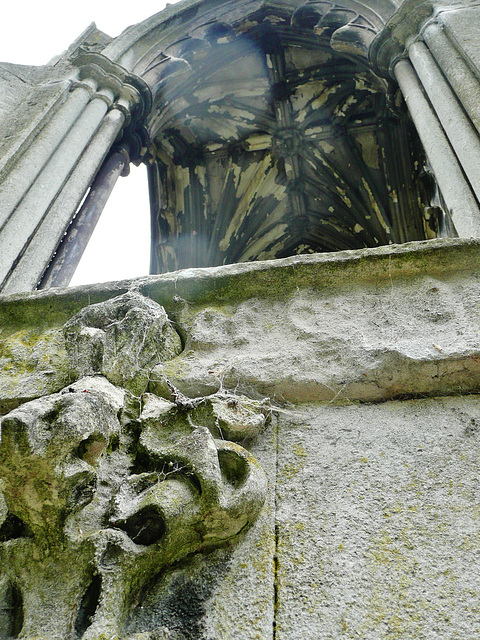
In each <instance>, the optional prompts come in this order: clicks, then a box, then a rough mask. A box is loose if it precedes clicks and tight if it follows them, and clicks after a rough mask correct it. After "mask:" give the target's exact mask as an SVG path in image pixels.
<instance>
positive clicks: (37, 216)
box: [0, 52, 148, 293]
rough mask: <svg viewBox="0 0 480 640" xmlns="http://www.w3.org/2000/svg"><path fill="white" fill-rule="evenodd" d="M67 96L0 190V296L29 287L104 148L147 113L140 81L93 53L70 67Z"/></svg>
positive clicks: (38, 275) (95, 169)
mask: <svg viewBox="0 0 480 640" xmlns="http://www.w3.org/2000/svg"><path fill="white" fill-rule="evenodd" d="M70 90H71V92H70V94H69V95H68V96H67V97H66V99H65V101H64V103H63V105H62V106H61V107H60V109H58V110H57V111H55V112H54V113H50V114H47V119H48V122H47V124H46V125H45V126H44V127H43V129H42V131H41V132H40V134H39V135H38V136H37V137H36V139H35V140H34V141H33V143H32V144H31V145H30V147H29V148H28V150H27V151H26V152H25V153H24V154H23V155H22V156H21V157H20V158H19V160H18V161H17V162H16V164H15V165H14V166H13V167H12V168H11V169H10V170H9V172H8V174H7V176H6V179H5V180H4V181H3V183H2V184H1V185H0V203H1V213H0V242H1V243H2V247H3V250H2V254H1V256H0V282H1V288H2V291H3V292H4V293H16V292H19V291H27V290H33V289H35V288H36V286H37V284H38V282H39V281H40V279H41V277H42V274H43V273H44V271H45V269H46V268H47V267H48V265H49V263H50V261H51V260H52V256H54V254H55V251H56V249H57V247H58V245H59V243H60V241H61V240H62V238H63V236H64V234H65V231H66V229H67V228H68V226H69V224H70V222H71V221H72V219H73V218H74V216H75V213H76V211H77V209H78V207H79V205H80V203H81V201H82V199H83V198H84V196H85V193H86V192H87V190H88V188H89V186H90V185H91V183H92V181H93V179H94V177H95V175H96V173H97V172H98V170H99V168H100V167H101V165H102V163H103V161H104V160H105V158H106V156H107V154H108V152H109V150H110V148H111V147H112V145H113V144H114V142H115V141H116V140H119V139H120V138H123V139H125V138H126V137H128V136H130V137H134V136H135V125H136V122H137V121H138V118H139V116H140V115H141V114H143V112H144V111H145V109H146V108H147V110H148V107H147V103H148V97H147V98H145V96H146V95H147V96H148V90H147V89H146V87H144V85H143V83H142V82H141V80H139V79H136V78H134V77H132V76H131V75H129V74H128V73H127V72H126V71H125V70H124V69H123V68H122V67H120V66H119V65H117V64H114V63H112V62H111V61H110V60H109V59H108V58H106V57H105V56H103V55H101V54H98V53H83V52H81V54H80V55H79V56H78V57H77V58H76V59H75V60H74V61H73V71H72V77H71V78H70ZM132 115H133V119H132ZM137 146H138V145H137ZM140 146H142V145H141V144H140ZM141 152H142V150H141V149H137V155H138V154H139V153H140V154H141Z"/></svg>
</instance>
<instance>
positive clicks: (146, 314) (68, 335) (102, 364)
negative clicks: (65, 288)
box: [63, 292, 182, 395]
mask: <svg viewBox="0 0 480 640" xmlns="http://www.w3.org/2000/svg"><path fill="white" fill-rule="evenodd" d="M63 331H64V335H65V343H66V348H67V352H68V354H69V358H70V367H71V371H72V375H73V376H74V377H76V378H80V377H82V376H85V375H91V374H95V373H101V374H103V375H105V376H106V378H107V379H108V380H110V382H112V383H113V384H116V385H118V386H121V387H125V388H127V389H130V390H131V391H133V392H134V393H135V394H136V395H139V394H140V393H142V392H143V391H144V390H145V389H146V387H147V384H148V379H149V370H150V369H151V368H152V367H153V366H154V365H156V364H158V363H159V362H162V361H164V360H169V359H171V358H173V357H174V356H176V355H178V354H179V353H180V351H181V350H182V344H181V340H180V336H179V335H178V333H177V332H176V331H175V329H174V328H173V326H172V324H171V322H170V321H169V319H168V317H167V314H166V313H165V310H164V309H163V308H162V307H160V305H158V304H157V303H155V302H153V301H152V300H149V299H148V298H145V297H143V296H141V295H139V294H138V293H135V292H128V293H125V294H123V295H121V296H118V297H116V298H113V299H112V300H107V301H105V302H100V303H98V304H93V305H90V306H88V307H86V308H85V309H82V311H80V312H79V313H78V314H77V315H76V316H74V317H73V318H72V319H71V320H69V321H68V322H67V323H66V325H65V327H64V330H63Z"/></svg>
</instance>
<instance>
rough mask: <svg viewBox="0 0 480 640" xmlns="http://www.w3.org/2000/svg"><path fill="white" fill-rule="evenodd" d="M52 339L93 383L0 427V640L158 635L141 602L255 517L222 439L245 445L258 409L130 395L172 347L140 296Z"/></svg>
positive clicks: (232, 448)
mask: <svg viewBox="0 0 480 640" xmlns="http://www.w3.org/2000/svg"><path fill="white" fill-rule="evenodd" d="M64 335H65V338H66V340H67V345H68V347H67V350H68V352H69V357H70V362H71V367H72V372H73V374H75V375H76V376H79V375H84V374H95V375H87V376H84V377H82V378H80V379H79V380H77V381H76V382H74V383H72V384H71V385H69V386H67V387H65V388H64V389H62V390H61V391H60V392H58V393H54V394H51V395H48V396H44V397H42V398H38V399H36V400H32V401H30V402H26V403H24V404H22V405H21V406H20V407H17V408H16V409H14V410H13V411H11V412H10V413H9V414H7V415H6V416H5V417H4V418H3V421H2V423H1V441H0V477H1V483H2V484H1V489H2V494H0V496H1V501H0V554H1V567H2V569H1V574H0V599H1V602H2V606H1V607H0V637H2V638H12V637H22V638H29V639H30V640H33V639H34V638H35V639H37V640H38V639H45V640H46V639H47V638H48V639H49V640H52V639H58V640H60V638H62V639H65V638H83V640H93V639H95V640H100V638H109V639H110V638H111V639H114V638H115V639H120V638H127V637H129V638H150V637H151V638H153V637H155V638H156V637H163V635H162V634H163V633H164V632H165V633H167V632H166V631H165V630H164V631H162V630H161V629H157V630H155V623H154V622H152V620H151V619H150V620H149V621H148V623H146V622H145V620H144V618H142V620H141V621H140V623H138V624H136V623H134V621H135V615H137V614H136V613H135V612H136V611H138V603H139V602H141V600H142V594H143V593H144V591H145V590H146V589H147V588H148V586H149V585H150V584H152V582H154V581H155V580H156V579H157V577H158V576H159V574H161V573H162V571H164V570H165V569H166V568H167V567H170V566H174V565H175V564H176V563H178V562H180V561H185V559H186V558H188V557H189V556H191V555H192V554H195V553H199V552H201V553H204V552H210V551H211V550H212V549H213V548H215V547H217V546H218V545H222V544H224V543H227V542H228V541H230V540H232V539H233V538H235V537H236V536H238V534H239V533H241V532H242V531H243V530H244V529H245V528H247V527H248V526H249V525H250V524H252V523H253V522H254V521H255V519H256V517H257V515H258V513H259V511H260V509H261V507H262V505H263V501H264V498H265V491H266V477H265V474H264V472H263V470H262V469H261V467H260V466H259V464H258V463H257V462H256V460H255V459H254V458H253V457H252V456H251V455H250V454H249V453H248V451H246V450H245V449H244V448H243V447H242V446H240V445H239V444H236V443H235V442H231V441H227V440H225V438H229V439H231V440H236V441H237V442H242V443H245V442H248V441H251V440H252V438H253V437H255V436H256V435H257V434H258V432H259V430H260V429H261V428H262V426H263V425H264V424H265V421H266V419H267V417H268V409H267V408H266V407H265V406H263V405H262V403H258V402H254V401H251V400H248V399H246V398H242V397H240V396H235V395H233V394H228V393H223V392H219V393H217V394H214V395H213V396H209V397H207V398H195V399H192V398H186V397H185V396H182V395H181V394H180V392H179V391H178V390H177V389H176V388H175V387H174V386H173V385H172V384H171V383H170V382H169V381H168V380H166V379H164V380H162V381H159V380H157V381H156V383H155V384H153V385H151V390H152V391H156V393H145V394H143V395H141V396H140V395H137V394H136V393H135V392H136V391H137V389H142V390H143V388H144V387H145V384H146V382H147V381H148V374H149V370H150V368H151V367H152V366H153V365H154V364H158V362H159V361H160V360H162V359H167V358H168V357H173V356H174V355H175V353H176V352H177V351H178V350H179V349H180V348H181V345H180V339H179V337H178V334H176V332H175V330H174V329H173V327H172V326H171V324H170V323H169V321H168V318H167V316H166V314H165V312H164V311H163V309H162V308H161V307H160V306H159V305H157V304H156V303H154V302H152V301H150V300H148V299H145V298H143V297H142V296H140V295H139V294H136V293H129V294H125V295H123V296H119V297H117V298H115V299H113V300H110V301H107V302H105V303H100V304H96V305H91V306H90V307H87V308H85V309H84V310H83V311H81V312H80V313H79V314H77V315H76V316H75V317H74V318H72V320H70V321H69V322H68V323H67V324H66V325H65V327H64ZM100 374H101V375H100ZM107 378H109V380H108V379H107ZM112 382H116V384H117V386H115V385H114V384H112ZM162 385H163V386H162ZM163 391H164V393H163ZM157 393H158V394H159V395H157ZM162 393H163V395H164V396H166V397H161V395H162ZM142 625H143V626H142ZM127 628H132V629H133V628H134V629H135V633H134V635H131V634H129V633H128V631H127ZM152 634H153V635H152ZM159 634H160V635H159ZM165 637H167V636H165ZM168 637H170V636H168Z"/></svg>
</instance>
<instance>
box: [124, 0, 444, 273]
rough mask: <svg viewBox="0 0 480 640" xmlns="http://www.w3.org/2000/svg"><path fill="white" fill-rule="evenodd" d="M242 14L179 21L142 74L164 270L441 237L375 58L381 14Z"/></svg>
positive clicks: (402, 118) (363, 8)
mask: <svg viewBox="0 0 480 640" xmlns="http://www.w3.org/2000/svg"><path fill="white" fill-rule="evenodd" d="M226 4H228V3H225V5H226ZM239 4H240V5H241V6H239V7H238V8H233V7H231V6H230V5H229V6H230V12H229V13H227V12H226V10H225V7H223V11H220V15H219V14H218V11H217V13H216V14H215V15H214V14H213V11H212V13H209V10H208V7H209V5H208V3H205V5H204V7H203V12H202V13H201V14H200V13H197V14H196V15H195V17H194V18H190V19H189V20H187V19H185V24H184V25H183V28H184V29H185V31H186V34H185V32H184V33H183V34H182V37H179V34H178V29H175V28H173V26H172V27H171V29H169V28H168V25H167V26H166V27H165V28H164V31H163V32H162V35H161V36H159V38H158V41H157V43H156V44H155V45H151V47H150V49H149V50H148V51H147V52H144V54H143V56H142V58H141V60H140V61H139V62H138V64H137V66H136V68H135V71H136V73H138V74H139V75H141V76H142V77H143V78H144V80H145V81H146V82H147V83H148V84H149V86H150V87H151V88H152V92H153V94H154V107H153V109H152V112H151V114H150V116H149V123H148V127H149V130H150V133H151V136H152V138H154V139H155V144H154V146H153V147H152V149H151V152H152V162H151V167H150V187H151V188H150V194H151V201H152V213H153V218H154V237H153V249H154V251H153V254H154V257H153V262H152V271H153V272H161V271H168V270H172V269H174V268H178V267H188V266H192V265H194V266H207V265H212V264H225V263H232V262H240V261H248V260H258V259H269V258H276V257H284V256H288V255H292V254H297V253H311V252H316V251H332V250H338V249H355V248H360V247H365V246H377V245H382V244H389V243H392V242H405V241H407V240H419V239H424V238H425V237H433V236H434V235H435V233H436V232H437V228H436V227H435V225H433V222H432V228H430V226H429V225H428V224H427V223H426V222H425V208H426V207H428V206H429V204H430V200H429V198H428V196H427V195H426V194H425V191H424V189H423V188H422V185H421V180H422V172H423V164H424V159H423V154H422V151H421V146H420V145H419V143H418V140H417V139H416V134H415V132H414V131H413V128H412V127H411V124H410V123H409V120H408V117H407V115H406V111H405V109H404V105H397V106H395V105H394V104H393V100H392V98H393V96H392V95H391V87H390V86H389V85H388V83H387V82H386V81H385V80H384V79H382V78H380V77H379V76H377V75H376V74H375V73H374V72H373V71H372V69H371V67H370V65H369V63H368V62H367V60H366V58H365V54H366V52H367V50H368V45H369V43H370V41H371V40H372V39H373V37H374V36H375V34H376V33H377V32H378V30H379V29H380V28H381V26H382V24H383V23H382V20H381V19H380V18H379V16H378V15H377V14H375V12H374V11H373V10H372V9H371V8H369V6H368V5H369V3H359V2H342V3H333V2H307V3H275V4H274V3H249V5H248V8H247V7H246V6H245V5H244V3H239ZM292 5H295V6H292ZM391 10H392V11H393V7H391Z"/></svg>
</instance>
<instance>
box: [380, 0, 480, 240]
mask: <svg viewBox="0 0 480 640" xmlns="http://www.w3.org/2000/svg"><path fill="white" fill-rule="evenodd" d="M437 5H439V3H437V2H431V3H420V2H418V0H413V1H410V2H408V1H407V2H406V3H404V4H403V5H402V8H401V9H400V10H399V11H398V12H397V14H396V15H395V16H394V17H393V18H392V20H391V21H390V23H389V24H388V25H387V27H386V29H385V30H384V31H383V33H382V34H380V36H379V37H378V38H377V40H376V42H374V44H373V45H372V50H371V53H372V58H373V61H374V64H376V66H377V69H378V70H379V71H380V72H381V73H383V75H387V74H389V75H390V76H393V77H394V78H395V80H396V81H397V82H398V85H399V87H400V89H401V91H402V94H403V97H404V98H405V101H406V103H407V106H408V108H409V111H410V114H411V116H412V120H413V121H414V123H415V126H416V128H417V131H418V134H419V136H420V139H421V140H422V143H423V145H424V148H425V152H426V154H427V156H428V159H429V162H430V164H431V166H432V169H433V172H434V174H435V177H436V179H437V183H438V187H439V190H440V192H441V195H442V197H443V200H444V202H445V205H446V207H447V209H448V210H449V211H450V214H451V216H452V220H453V223H454V225H455V228H456V230H457V233H458V235H459V236H462V237H479V236H480V206H479V203H480V178H479V174H478V166H479V162H480V137H479V133H480V108H479V106H478V104H479V97H480V82H479V80H480V65H479V63H480V56H479V55H478V51H476V48H478V46H477V45H476V44H475V41H474V40H475V39H474V38H471V37H470V36H472V34H473V31H474V29H475V28H476V27H475V25H478V24H479V21H480V7H478V6H476V7H465V4H464V3H457V6H455V3H454V4H453V7H449V9H448V11H447V10H444V9H442V7H441V6H437ZM430 12H432V14H430ZM469 34H470V35H469Z"/></svg>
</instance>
